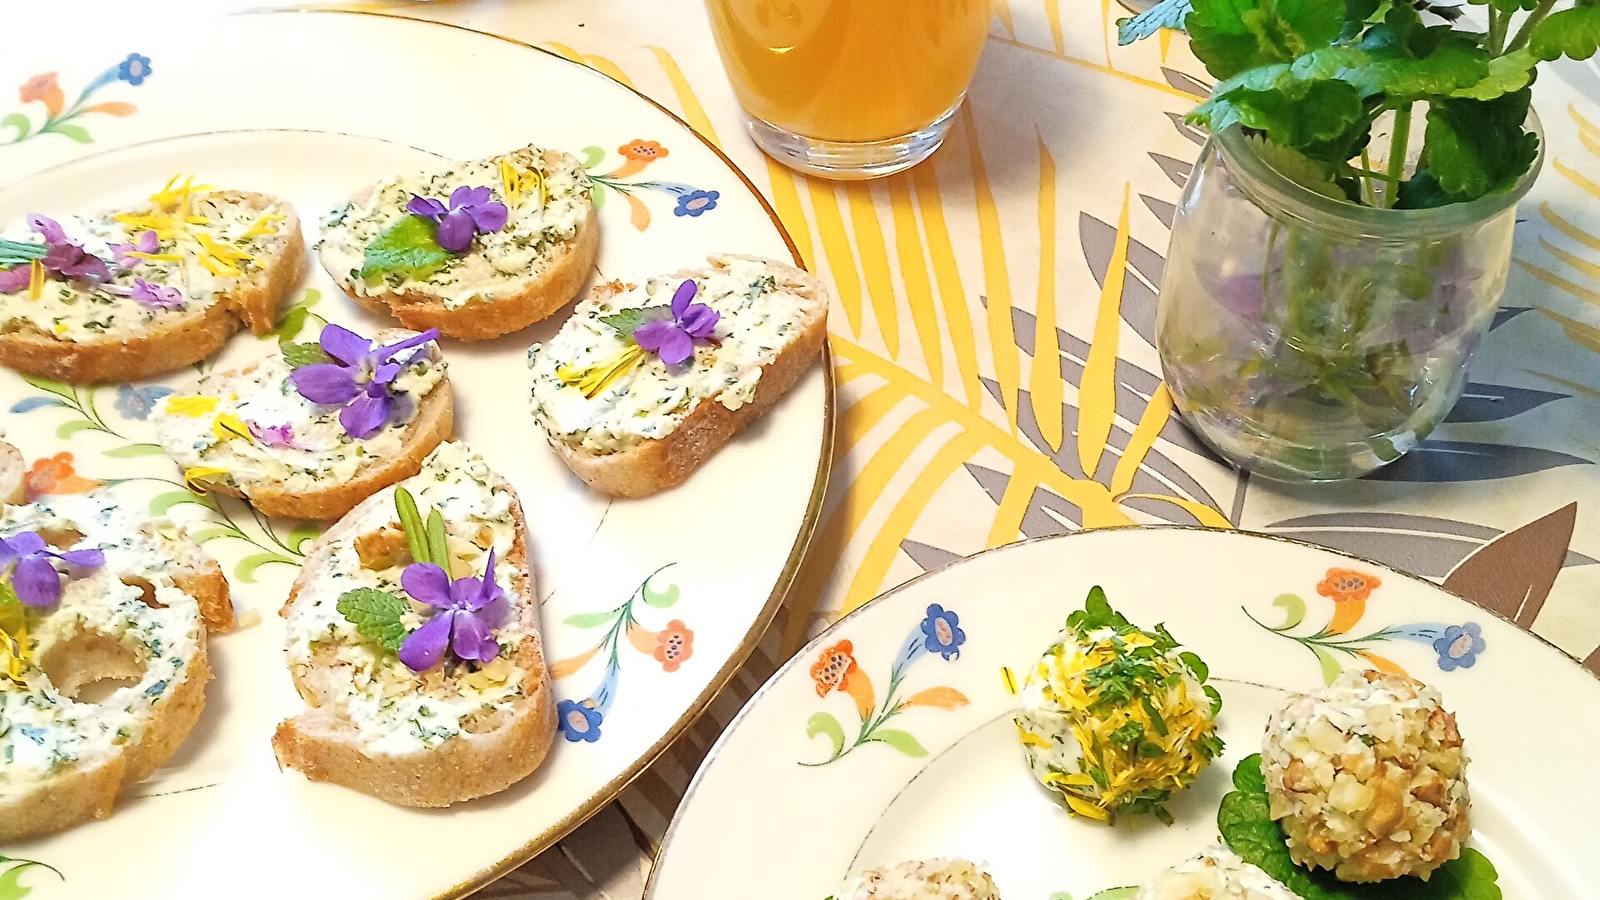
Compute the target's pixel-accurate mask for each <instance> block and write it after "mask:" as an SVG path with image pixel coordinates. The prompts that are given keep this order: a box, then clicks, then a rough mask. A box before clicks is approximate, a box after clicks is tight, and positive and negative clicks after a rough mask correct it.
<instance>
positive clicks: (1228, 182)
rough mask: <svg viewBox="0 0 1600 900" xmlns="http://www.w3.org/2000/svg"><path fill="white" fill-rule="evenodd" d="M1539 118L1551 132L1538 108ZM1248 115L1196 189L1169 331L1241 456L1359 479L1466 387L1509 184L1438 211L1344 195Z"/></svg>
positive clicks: (1196, 178) (1176, 229) (1394, 454)
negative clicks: (1256, 129)
mask: <svg viewBox="0 0 1600 900" xmlns="http://www.w3.org/2000/svg"><path fill="white" fill-rule="evenodd" d="M1528 127H1529V128H1530V130H1532V131H1533V132H1534V133H1536V134H1537V133H1540V132H1539V123H1538V119H1537V117H1535V116H1534V115H1533V114H1532V113H1531V112H1530V113H1529V117H1528ZM1254 146H1255V145H1254V144H1253V143H1252V142H1251V141H1250V140H1247V139H1246V138H1245V136H1244V134H1243V132H1242V130H1241V129H1240V128H1239V127H1238V126H1234V127H1232V128H1230V129H1228V130H1226V131H1224V132H1222V133H1221V134H1219V135H1215V136H1213V137H1212V139H1211V140H1210V141H1209V142H1208V143H1207V144H1206V147H1205V149H1204V150H1203V151H1202V153H1201V155H1200V160H1199V162H1197V163H1196V164H1195V167H1194V171H1193V172H1192V173H1191V175H1190V177H1189V181H1188V184H1187V185H1186V186H1185V188H1184V192H1183V198H1182V200H1181V201H1179V204H1178V212H1177V218H1176V220H1175V221H1174V222H1173V226H1172V245H1171V249H1170V250H1169V251H1168V254H1167V263H1166V271H1165V274H1164V275H1163V277H1162V280H1161V296H1160V301H1159V303H1158V306H1157V313H1156V345H1157V349H1158V350H1159V351H1160V354H1161V365H1162V369H1163V372H1164V374H1165V377H1166V381H1167V385H1168V386H1169V388H1170V389H1171V390H1172V395H1173V398H1174V399H1175V401H1176V403H1177V407H1178V409H1179V411H1180V412H1181V414H1182V416H1183V418H1184V421H1185V422H1187V423H1188V425H1189V427H1190V428H1191V429H1192V430H1194V431H1195V432H1196V433H1197V434H1198V435H1199V436H1200V437H1201V438H1202V439H1203V440H1204V441H1205V442H1206V443H1207V444H1209V445H1210V446H1211V447H1212V448H1213V449H1215V450H1216V451H1217V452H1218V453H1220V454H1222V455H1223V456H1224V457H1226V458H1227V459H1228V460H1229V461H1231V462H1232V463H1234V464H1235V465H1237V466H1240V467H1242V468H1246V469H1249V470H1251V471H1253V472H1256V473H1259V474H1261V475H1264V476H1266V477H1268V478H1274V479H1278V480H1284V481H1336V480H1341V479H1347V478H1355V477H1357V476H1360V475H1364V474H1366V473H1368V472H1371V471H1372V470H1374V469H1377V468H1378V467H1380V466H1382V465H1385V464H1386V463H1391V462H1393V461H1395V460H1396V459H1399V458H1400V457H1401V456H1402V455H1404V454H1405V453H1406V451H1408V450H1410V449H1411V448H1413V447H1415V446H1417V444H1419V443H1421V441H1422V440H1423V439H1424V438H1426V437H1427V436H1428V434H1429V432H1431V431H1433V429H1434V427H1435V426H1436V425H1438V424H1439V422H1440V421H1442V420H1443V419H1444V417H1445V416H1446V415H1447V414H1448V413H1449V412H1450V409H1451V407H1453V406H1454V405H1455V403H1456V400H1457V399H1459V398H1460V396H1461V389H1462V387H1463V385H1464V384H1465V381H1466V371H1467V364H1468V362H1469V361H1470V360H1471V358H1472V353H1473V351H1474V350H1475V349H1477V346H1478V344H1479V342H1480V341H1481V340H1482V339H1483V334H1484V331H1485V330H1486V329H1487V327H1488V324H1489V322H1490V320H1491V318H1492V317H1493V314H1494V310H1495V307H1496V306H1497V305H1498V304H1499V302H1500V295H1501V293H1502V292H1503V291H1504V290H1505V285H1506V274H1507V271H1508V270H1509V268H1510V265H1511V232H1512V228H1513V226H1514V224H1515V217H1516V205H1517V201H1518V200H1520V199H1521V198H1522V196H1523V195H1524V194H1526V193H1527V192H1528V188H1529V187H1531V186H1532V184H1533V181H1534V179H1535V177H1537V175H1538V173H1539V167H1540V165H1541V164H1542V163H1543V161H1544V153H1543V142H1542V141H1541V147H1540V154H1539V158H1538V159H1537V160H1535V162H1534V164H1533V167H1532V168H1531V169H1530V170H1529V171H1528V173H1527V174H1526V175H1524V176H1523V177H1522V179H1521V181H1519V182H1518V183H1517V185H1516V186H1515V187H1514V188H1513V189H1512V190H1510V191H1507V192H1505V193H1501V194H1495V195H1492V196H1488V197H1483V198H1481V199H1478V200H1474V201H1472V202H1470V203H1457V204H1452V205H1449V206H1443V207H1437V208H1433V209H1419V210H1396V209H1375V208H1371V207H1366V206H1360V205H1357V204H1354V203H1348V202H1345V201H1342V200H1335V199H1332V198H1329V197H1325V196H1323V195H1321V194H1318V193H1316V192H1314V191H1312V190H1310V189H1308V188H1305V187H1302V186H1301V185H1298V184H1296V183H1294V182H1292V181H1290V180H1289V179H1287V178H1285V177H1284V176H1283V175H1281V174H1279V173H1278V172H1277V171H1275V170H1273V169H1272V168H1271V167H1270V166H1269V165H1268V164H1267V163H1266V162H1265V161H1264V160H1263V159H1262V157H1261V156H1260V155H1259V154H1257V153H1256V152H1255V150H1254Z"/></svg>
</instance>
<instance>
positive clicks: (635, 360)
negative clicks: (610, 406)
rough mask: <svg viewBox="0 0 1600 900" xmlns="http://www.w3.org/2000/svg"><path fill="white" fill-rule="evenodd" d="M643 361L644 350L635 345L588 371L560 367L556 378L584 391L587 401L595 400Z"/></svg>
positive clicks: (590, 367) (591, 367)
mask: <svg viewBox="0 0 1600 900" xmlns="http://www.w3.org/2000/svg"><path fill="white" fill-rule="evenodd" d="M643 359H644V349H643V348H641V347H639V345H637V344H635V345H633V346H631V347H629V348H628V349H626V350H624V351H622V352H621V353H619V354H617V355H616V356H614V357H612V358H610V359H606V360H601V361H600V362H597V363H595V364H594V365H592V366H589V367H588V368H586V369H574V368H572V367H571V366H559V367H557V369H556V377H557V378H559V379H561V383H562V384H565V385H567V386H568V387H575V388H577V389H578V390H580V391H582V392H583V396H584V397H585V398H586V399H589V400H593V399H594V398H596V397H598V396H600V394H601V392H603V391H604V390H605V389H606V388H608V387H610V386H611V385H612V384H613V383H615V382H616V381H617V379H619V378H621V377H622V376H623V375H626V374H627V373H628V372H630V371H632V370H633V368H634V367H635V366H637V365H638V364H639V363H640V362H641V361H642V360H643Z"/></svg>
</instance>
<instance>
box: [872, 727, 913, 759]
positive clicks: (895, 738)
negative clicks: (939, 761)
mask: <svg viewBox="0 0 1600 900" xmlns="http://www.w3.org/2000/svg"><path fill="white" fill-rule="evenodd" d="M867 740H869V741H877V742H878V743H881V744H888V745H889V746H891V747H893V748H895V749H896V750H899V751H900V752H901V753H904V754H905V755H907V756H927V755H928V751H927V749H926V748H924V747H923V746H922V744H921V743H919V742H918V741H917V739H916V738H914V737H912V736H911V733H910V732H908V731H899V730H896V729H894V728H880V729H878V730H877V731H875V732H873V733H872V737H869V738H867Z"/></svg>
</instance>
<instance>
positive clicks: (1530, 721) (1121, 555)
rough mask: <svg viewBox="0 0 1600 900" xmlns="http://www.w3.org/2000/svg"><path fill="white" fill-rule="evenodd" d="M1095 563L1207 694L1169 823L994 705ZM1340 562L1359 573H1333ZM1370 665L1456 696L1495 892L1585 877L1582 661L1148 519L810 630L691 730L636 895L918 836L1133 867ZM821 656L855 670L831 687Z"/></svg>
mask: <svg viewBox="0 0 1600 900" xmlns="http://www.w3.org/2000/svg"><path fill="white" fill-rule="evenodd" d="M1335 569H1342V570H1348V571H1349V572H1351V573H1356V574H1355V575H1354V576H1345V577H1340V578H1332V577H1330V573H1331V571H1332V570H1335ZM1096 584H1099V585H1102V586H1103V587H1104V588H1105V591H1106V594H1107V596H1108V597H1109V599H1110V601H1111V605H1112V606H1113V607H1114V608H1115V609H1116V610H1117V611H1119V612H1121V613H1123V614H1124V615H1126V616H1127V617H1128V618H1129V620H1131V621H1133V622H1134V623H1136V624H1139V625H1141V626H1143V627H1145V628H1150V627H1153V626H1154V625H1155V624H1156V623H1158V622H1164V623H1166V626H1167V628H1168V629H1170V630H1171V632H1172V634H1173V636H1174V637H1176V638H1177V639H1178V640H1179V641H1181V642H1183V643H1184V644H1185V645H1187V646H1188V647H1189V648H1190V649H1192V650H1194V651H1195V652H1196V653H1198V654H1199V655H1200V657H1201V658H1202V659H1203V660H1205V662H1206V663H1207V664H1208V665H1209V666H1210V674H1211V681H1212V683H1213V684H1216V685H1217V687H1218V689H1219V690H1220V691H1221V693H1222V697H1223V702H1224V705H1223V708H1222V713H1221V717H1220V719H1219V720H1218V724H1219V728H1220V732H1221V735H1222V737H1223V739H1224V740H1225V741H1226V742H1227V750H1226V752H1225V754H1224V756H1223V757H1222V758H1220V759H1218V760H1217V761H1216V762H1214V763H1213V764H1212V765H1211V766H1210V767H1209V768H1207V769H1206V770H1205V771H1204V772H1203V773H1202V775H1201V777H1200V780H1199V781H1198V782H1196V784H1195V785H1194V786H1193V787H1192V788H1190V789H1189V790H1187V791H1185V792H1183V793H1181V794H1179V795H1178V796H1177V797H1176V798H1175V799H1174V801H1173V802H1172V803H1171V804H1170V805H1169V807H1168V808H1169V810H1170V811H1171V812H1172V814H1173V816H1174V817H1175V818H1176V822H1175V823H1174V824H1173V825H1172V826H1171V827H1162V826H1161V825H1160V824H1158V823H1155V822H1142V823H1127V824H1119V825H1118V826H1117V827H1115V828H1108V827H1106V826H1104V825H1099V824H1095V823H1093V822H1090V821H1087V820H1084V819H1074V818H1071V817H1070V816H1069V815H1068V813H1067V811H1066V809H1065V808H1064V806H1063V805H1062V804H1060V803H1058V802H1056V800H1055V799H1054V797H1053V795H1051V794H1050V793H1048V792H1047V791H1045V790H1044V789H1043V788H1041V787H1040V786H1039V785H1038V784H1037V783H1036V782H1035V781H1034V780H1033V777H1032V775H1031V774H1030V773H1029V771H1028V767H1027V764H1026V763H1025V762H1024V759H1023V753H1022V747H1021V745H1020V743H1019V742H1018V740H1017V736H1016V729H1015V727H1014V725H1013V724H1012V722H1011V715H1010V714H1011V711H1012V709H1013V707H1014V705H1015V698H1014V697H1012V696H1011V695H1010V694H1009V693H1008V692H1007V690H1006V688H1005V686H1004V680H1003V678H1002V676H1001V668H1002V667H1009V668H1010V669H1011V670H1012V671H1013V672H1015V673H1016V674H1017V677H1018V678H1021V677H1022V676H1023V675H1024V674H1025V673H1026V672H1027V670H1028V669H1029V668H1030V667H1031V665H1032V663H1033V662H1034V661H1035V660H1037V659H1038V656H1039V654H1040V653H1042V652H1043V651H1044V649H1045V647H1046V646H1048V645H1049V643H1050V642H1051V640H1052V639H1053V637H1054V635H1056V634H1057V633H1058V632H1059V630H1060V628H1061V625H1062V622H1063V620H1064V619H1065V617H1066V615H1067V614H1068V613H1069V612H1071V611H1072V610H1075V609H1081V608H1082V606H1083V601H1084V597H1085V595H1086V594H1087V593H1088V591H1089V588H1090V587H1091V586H1093V585H1096ZM1353 585H1359V586H1362V587H1365V589H1366V590H1365V591H1363V590H1359V589H1357V590H1353V591H1351V590H1341V588H1348V587H1350V586H1353ZM1363 593H1365V594H1366V596H1361V595H1362V594H1363ZM940 620H943V621H942V622H941V621H940ZM930 648H932V650H938V651H941V652H930ZM947 655H948V657H949V658H948V659H947V658H946V656H947ZM830 661H831V662H832V663H833V666H831V667H830V666H829V665H828V663H829V662H830ZM1374 665H1376V666H1380V667H1392V668H1397V669H1402V670H1404V671H1407V672H1409V673H1411V674H1412V675H1413V676H1415V677H1417V678H1420V679H1422V680H1424V681H1427V682H1430V683H1432V684H1434V685H1436V686H1437V687H1438V688H1439V690H1440V691H1442V692H1443V695H1444V700H1445V705H1446V706H1447V707H1448V708H1450V709H1452V710H1454V711H1455V713H1456V715H1457V718H1458V721H1459V723H1460V727H1461V733H1462V735H1463V736H1464V737H1465V738H1466V747H1467V751H1468V753H1469V754H1470V755H1471V759H1472V762H1471V768H1470V769H1469V780H1470V783H1471V788H1472V822H1473V826H1474V827H1473V838H1472V845H1473V846H1475V847H1477V848H1478V849H1479V850H1481V851H1482V852H1483V853H1484V854H1485V855H1486V856H1488V858H1489V859H1490V860H1491V861H1492V862H1493V863H1494V865H1495V866H1496V867H1497V868H1498V870H1499V884H1500V887H1501V889H1502V891H1503V892H1504V896H1505V897H1506V900H1532V898H1535V897H1538V898H1542V900H1579V898H1583V900H1595V898H1600V887H1597V884H1596V882H1595V880H1594V878H1593V875H1592V873H1593V865H1594V851H1595V849H1596V847H1595V831H1594V821H1595V812H1594V811H1595V810H1596V809H1597V808H1600V749H1597V748H1600V716H1597V715H1596V714H1595V713H1596V710H1600V681H1597V680H1596V679H1595V678H1594V676H1592V675H1590V674H1589V673H1587V672H1585V671H1583V670H1582V669H1580V668H1579V667H1578V666H1577V665H1576V664H1574V663H1573V662H1572V660H1571V659H1569V658H1568V657H1566V656H1565V655H1563V654H1562V653H1561V652H1560V651H1558V650H1556V649H1554V648H1552V647H1549V646H1546V645H1544V644H1541V643H1540V642H1539V641H1538V639H1536V638H1534V637H1532V636H1530V635H1529V634H1527V633H1526V632H1524V631H1521V630H1520V629H1518V628H1516V627H1515V626H1514V625H1511V624H1510V623H1507V622H1504V621H1502V620H1500V619H1497V618H1494V617H1493V616H1491V615H1490V614H1488V613H1485V612H1484V611H1483V610H1482V609H1479V608H1478V607H1475V606H1472V605H1470V604H1468V603H1466V602H1465V601H1463V600H1460V599H1459V598H1456V597H1454V596H1452V595H1450V594H1448V593H1446V592H1445V591H1443V590H1441V589H1440V588H1438V587H1435V586H1434V585H1432V584H1429V583H1427V582H1425V581H1422V580H1420V579H1417V578H1414V577H1412V576H1408V575H1404V574H1402V573H1400V572H1396V571H1393V570H1390V569H1386V568H1383V567H1381V566H1376V565H1373V564H1371V563H1367V562H1363V561H1360V560H1356V559H1353V558H1350V557H1346V556H1342V555H1340V554H1337V553H1334V552H1332V551H1330V550H1324V549H1321V548H1317V547H1312V546H1310V545H1305V544H1296V543H1292V542H1289V541H1285V540H1283V539H1271V538H1266V537H1262V536H1257V535H1250V534H1243V533H1239V532H1224V531H1203V530H1199V529H1182V528H1154V527H1151V528H1129V529H1112V530H1102V531H1089V532H1082V533H1079V534H1074V535H1068V536H1063V537H1058V538H1047V539H1043V540H1039V541H1034V542H1030V543H1024V544H1013V545H1010V546H1007V547H1003V548H1000V549H997V550H992V551H989V552H987V553H982V554H979V555H978V556H975V557H972V558H969V559H967V560H964V561H962V562H959V563H956V564H955V565H953V566H951V567H950V568H947V569H943V570H940V571H938V572H934V573H930V574H928V575H925V576H923V577H921V578H918V579H917V580H915V581H912V582H910V583H909V584H907V585H905V586H902V587H900V588H898V589H896V590H894V591H891V592H890V593H888V594H886V595H884V596H882V597H879V598H878V599H877V600H874V601H873V602H871V603H869V604H867V605H866V606H864V607H862V608H861V609H860V610H858V611H856V612H855V613H854V614H852V615H850V616H848V617H846V618H845V619H844V620H842V621H841V622H839V623H838V624H837V625H835V626H834V627H833V628H831V629H830V630H829V631H828V632H827V633H825V634H823V635H822V636H821V637H819V638H817V639H816V640H815V641H813V642H812V643H811V644H810V645H809V646H807V647H806V648H805V649H804V650H802V651H801V652H800V653H799V654H798V655H797V656H796V657H795V658H794V659H793V660H791V661H790V662H789V663H788V664H786V665H785V666H784V667H783V668H782V669H781V670H779V672H778V673H777V674H776V675H775V676H773V678H772V679H771V680H770V681H768V682H767V684H766V685H764V686H763V687H762V688H761V690H760V691H759V692H757V694H756V696H755V698H754V699H753V700H752V701H751V702H750V704H749V705H747V706H746V707H745V708H744V710H743V711H742V712H741V713H740V714H739V716H738V717H737V718H736V719H735V720H734V722H733V723H732V724H731V725H730V726H729V728H728V730H727V731H726V732H725V733H724V734H723V736H722V739H721V740H720V741H718V742H717V744H716V746H715V747H713V748H712V750H711V753H710V754H709V755H708V756H707V758H706V761H705V763H704V764H703V765H702V767H701V769H700V772H699V773H698V774H697V775H696V776H695V779H694V781H693V782H692V783H691V784H690V786H689V790H688V794H687V796H686V797H685V800H684V803H683V805H682V806H681V807H680V808H679V810H678V814H677V817H676V818H675V819H674V820H673V822H672V825H671V828H670V829H669V831H668V833H667V837H666V840H665V842H664V845H663V847H662V850H661V854H660V857H659V858H658V860H657V864H656V869H655V872H654V874H653V876H652V880H651V883H650V886H649V888H648V890H647V891H646V897H647V898H649V900H698V898H703V897H762V898H768V900H818V898H822V897H827V896H829V895H830V894H832V893H834V892H835V891H837V890H838V889H839V888H840V886H841V884H842V883H843V882H844V881H845V880H846V879H847V878H848V877H850V876H852V875H854V874H856V873H858V872H860V871H861V870H862V869H865V868H870V867H873V866H879V865H885V864H889V863H894V862H898V861H901V860H906V859H922V858H930V857H939V856H959V857H966V858H968V859H972V860H974V861H976V862H979V863H980V864H985V865H986V866H987V868H988V870H989V872H990V873H991V874H992V875H993V876H994V879H995V882H996V884H997V886H998V887H999V889H1000V893H1001V896H1003V897H1006V898H1011V900H1016V898H1022V900H1043V898H1045V897H1050V896H1052V895H1053V894H1055V893H1057V892H1062V893H1065V894H1068V895H1070V896H1072V897H1080V898H1082V897H1089V896H1091V895H1093V894H1096V893H1098V892H1100V891H1102V890H1106V889H1109V888H1114V887H1122V886H1127V885H1134V884H1138V883H1140V882H1142V881H1144V880H1145V879H1146V878H1148V877H1149V876H1150V875H1152V874H1153V873H1155V872H1156V871H1158V870H1160V869H1162V868H1164V867H1166V866H1169V865H1172V864H1174V863H1177V862H1178V861H1180V860H1182V859H1184V858H1185V857H1188V856H1190V855H1192V854H1194V853H1195V852H1197V851H1199V850H1200V849H1201V848H1202V847H1203V846H1205V845H1206V844H1208V843H1211V842H1213V841H1215V840H1216V836H1217V826H1216V812H1217V804H1218V802H1219V801H1220V800H1221V798H1222V796H1223V794H1225V793H1226V792H1227V791H1228V790H1229V789H1230V783H1229V775H1230V773H1231V772H1232V770H1233V767H1234V765H1235V764H1236V763H1237V762H1238V761H1239V760H1240V759H1242V758H1243V757H1245V756H1247V755H1249V754H1251V753H1254V752H1257V751H1258V750H1259V749H1260V742H1261V733H1262V729H1263V727H1264V726H1265V724H1266V719H1267V715H1268V714H1269V713H1270V712H1271V711H1272V710H1273V709H1274V708H1276V707H1278V706H1280V705H1281V704H1282V703H1283V702H1284V699H1285V696H1286V692H1288V691H1293V690H1309V689H1311V688H1314V687H1316V686H1317V685H1318V684H1320V683H1322V682H1323V681H1325V680H1330V679H1331V678H1332V677H1334V676H1335V675H1336V674H1337V672H1338V671H1339V669H1340V667H1341V666H1365V667H1370V666H1374ZM843 671H850V675H848V676H847V679H848V678H857V677H860V676H862V675H864V676H865V678H866V683H869V684H870V687H864V686H863V684H851V683H850V682H849V681H848V680H847V681H845V682H844V683H843V684H840V683H839V679H838V678H837V673H839V672H843ZM863 698H865V699H863ZM863 708H865V713H866V714H865V716H863V714H862V711H863ZM864 721H865V724H863V722H864ZM836 748H837V749H836ZM830 758H831V761H830Z"/></svg>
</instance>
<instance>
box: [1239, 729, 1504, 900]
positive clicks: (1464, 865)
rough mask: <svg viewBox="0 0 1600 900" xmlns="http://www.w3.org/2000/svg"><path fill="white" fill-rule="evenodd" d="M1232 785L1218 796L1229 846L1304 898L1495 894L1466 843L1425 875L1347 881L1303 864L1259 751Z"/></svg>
mask: <svg viewBox="0 0 1600 900" xmlns="http://www.w3.org/2000/svg"><path fill="white" fill-rule="evenodd" d="M1233 785H1234V787H1235V788H1236V789H1237V790H1234V791H1232V792H1230V793H1229V794H1228V795H1227V796H1226V797H1223V798H1222V805H1221V806H1220V807H1218V809H1217V830H1218V831H1219V832H1221V833H1222V839H1223V841H1224V842H1226V843H1227V845H1228V848H1229V849H1231V850H1232V851H1233V852H1235V853H1237V854H1239V856H1240V857H1242V858H1243V859H1244V861H1245V862H1249V863H1254V864H1255V865H1257V866H1259V867H1261V869H1263V870H1264V871H1265V872H1266V873H1267V874H1268V875H1271V876H1272V877H1273V878H1276V879H1277V880H1278V881H1280V882H1282V883H1283V885H1284V886H1285V887H1287V888H1289V890H1291V891H1294V892H1295V893H1296V894H1298V895H1299V896H1300V897H1302V898H1303V900H1500V887H1499V885H1498V884H1496V880H1497V878H1498V877H1499V875H1498V873H1496V872H1495V868H1494V864H1493V863H1490V862H1489V860H1488V858H1487V857H1485V856H1484V855H1483V854H1482V853H1479V852H1478V851H1476V850H1473V849H1471V848H1465V849H1463V850H1462V851H1461V856H1460V858H1458V859H1454V860H1451V861H1450V862H1447V863H1445V864H1444V865H1442V866H1440V867H1439V868H1438V869H1436V870H1434V872H1433V875H1432V877H1430V878H1429V879H1428V880H1427V881H1423V880H1422V879H1420V878H1396V879H1392V880H1390V881H1384V882H1379V883H1377V884H1347V883H1345V882H1342V881H1339V880H1337V879H1335V878H1334V877H1333V876H1332V875H1331V874H1329V873H1327V872H1325V871H1323V870H1320V869H1317V870H1312V869H1303V868H1301V867H1299V866H1297V865H1295V863H1294V860H1293V859H1291V858H1290V856H1289V846H1288V844H1287V843H1285V841H1284V837H1283V830H1282V829H1280V828H1279V827H1278V823H1277V822H1275V821H1273V819H1272V815H1271V813H1270V811H1269V810H1268V805H1267V782H1266V779H1265V778H1264V777H1263V776H1262V774H1261V755H1260V754H1254V755H1251V756H1247V757H1245V758H1244V759H1242V760H1240V761H1239V765H1238V767H1237V768H1235V769H1234V770H1233Z"/></svg>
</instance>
